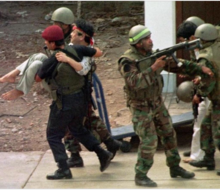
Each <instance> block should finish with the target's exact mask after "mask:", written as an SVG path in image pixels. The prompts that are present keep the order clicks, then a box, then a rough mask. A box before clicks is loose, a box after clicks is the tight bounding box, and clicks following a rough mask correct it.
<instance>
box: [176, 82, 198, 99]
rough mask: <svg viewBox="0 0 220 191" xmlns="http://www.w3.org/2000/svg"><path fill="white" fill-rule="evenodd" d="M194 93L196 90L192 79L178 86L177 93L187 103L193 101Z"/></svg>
mask: <svg viewBox="0 0 220 191" xmlns="http://www.w3.org/2000/svg"><path fill="white" fill-rule="evenodd" d="M193 94H194V90H193V82H192V81H185V82H182V83H181V84H180V85H179V86H178V88H177V91H176V95H177V97H178V98H179V100H181V101H183V102H186V103H190V102H192V99H193Z"/></svg>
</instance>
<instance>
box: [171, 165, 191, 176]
mask: <svg viewBox="0 0 220 191" xmlns="http://www.w3.org/2000/svg"><path fill="white" fill-rule="evenodd" d="M170 176H171V177H172V178H176V177H177V176H180V177H182V178H193V177H194V176H195V174H194V173H193V172H189V171H186V170H185V169H183V168H182V167H180V166H174V167H170Z"/></svg>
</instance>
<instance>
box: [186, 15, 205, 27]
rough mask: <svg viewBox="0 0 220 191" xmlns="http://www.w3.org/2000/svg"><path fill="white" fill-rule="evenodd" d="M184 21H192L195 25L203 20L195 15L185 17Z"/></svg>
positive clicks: (198, 24) (202, 22)
mask: <svg viewBox="0 0 220 191" xmlns="http://www.w3.org/2000/svg"><path fill="white" fill-rule="evenodd" d="M186 21H189V22H192V23H194V24H195V25H196V26H197V27H198V26H200V25H202V24H204V23H205V21H203V20H202V19H201V18H199V17H197V16H192V17H189V18H188V19H186Z"/></svg>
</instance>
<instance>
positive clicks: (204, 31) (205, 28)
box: [195, 23, 218, 41]
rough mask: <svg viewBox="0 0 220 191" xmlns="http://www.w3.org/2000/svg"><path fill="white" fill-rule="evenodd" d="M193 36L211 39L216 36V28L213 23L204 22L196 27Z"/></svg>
mask: <svg viewBox="0 0 220 191" xmlns="http://www.w3.org/2000/svg"><path fill="white" fill-rule="evenodd" d="M195 37H196V38H200V39H202V40H205V41H212V40H215V39H217V38H218V30H217V29H216V28H215V26H214V25H212V24H210V23H205V24H202V25H200V26H199V27H198V28H197V29H196V32H195Z"/></svg>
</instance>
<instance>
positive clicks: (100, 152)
mask: <svg viewBox="0 0 220 191" xmlns="http://www.w3.org/2000/svg"><path fill="white" fill-rule="evenodd" d="M94 151H95V152H96V154H97V156H98V158H99V162H100V165H101V166H100V171H101V172H103V171H104V170H106V169H107V168H108V166H109V164H110V162H111V158H112V156H113V154H112V153H111V152H109V151H106V150H104V149H103V148H102V147H100V146H96V147H95V149H94Z"/></svg>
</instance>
